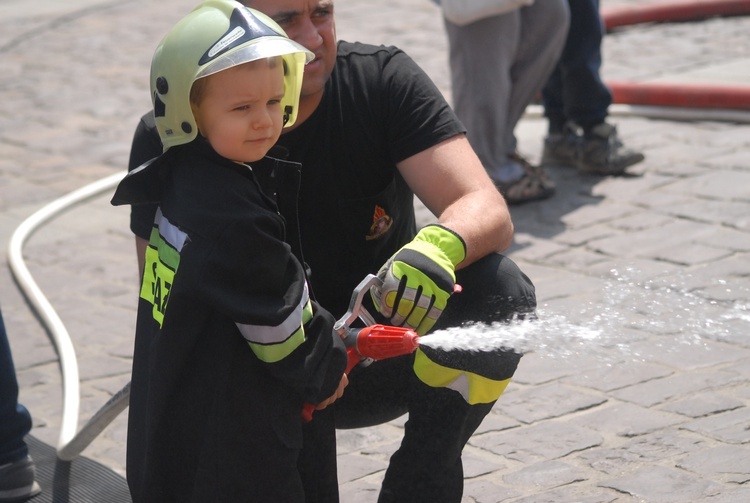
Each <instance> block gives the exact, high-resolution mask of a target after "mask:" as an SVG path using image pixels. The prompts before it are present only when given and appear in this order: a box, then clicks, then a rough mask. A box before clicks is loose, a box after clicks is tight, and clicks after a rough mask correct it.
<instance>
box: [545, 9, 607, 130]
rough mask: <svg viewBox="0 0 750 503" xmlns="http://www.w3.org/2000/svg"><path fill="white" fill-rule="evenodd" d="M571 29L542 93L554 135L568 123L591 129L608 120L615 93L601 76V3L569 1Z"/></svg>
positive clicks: (602, 30)
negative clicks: (608, 111) (611, 91)
mask: <svg viewBox="0 0 750 503" xmlns="http://www.w3.org/2000/svg"><path fill="white" fill-rule="evenodd" d="M568 4H569V5H570V30H569V31H568V37H567V39H566V40H565V47H564V48H563V53H562V56H561V57H560V61H559V62H558V63H557V66H556V67H555V70H554V71H553V72H552V76H551V77H550V78H549V80H548V81H547V84H546V85H545V86H544V89H543V91H542V100H543V103H544V115H545V116H546V117H547V119H548V120H549V130H550V132H551V133H554V132H559V131H561V130H562V127H563V125H564V124H565V123H566V122H567V121H573V122H575V123H577V124H578V125H580V126H582V127H583V128H584V129H590V128H591V127H592V126H595V125H597V124H599V123H601V122H603V121H604V119H605V118H606V117H607V110H608V108H609V105H611V104H612V94H611V93H610V91H609V89H608V88H607V86H606V85H605V84H604V82H603V81H602V79H601V77H600V76H599V69H600V67H601V64H602V55H601V44H602V38H603V37H604V23H603V21H602V18H601V15H600V13H599V0H568Z"/></svg>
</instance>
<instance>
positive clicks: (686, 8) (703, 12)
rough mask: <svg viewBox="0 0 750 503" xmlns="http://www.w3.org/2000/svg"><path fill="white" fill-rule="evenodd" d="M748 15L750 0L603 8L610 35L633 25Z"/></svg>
mask: <svg viewBox="0 0 750 503" xmlns="http://www.w3.org/2000/svg"><path fill="white" fill-rule="evenodd" d="M747 14H750V2H749V1H747V0H691V1H674V2H658V3H648V4H638V5H627V6H626V5H621V6H611V7H603V8H602V18H603V19H604V26H605V28H606V29H607V31H609V30H612V29H613V28H619V27H622V26H628V25H633V24H642V23H665V22H677V21H695V20H698V19H705V18H708V17H714V16H743V15H747Z"/></svg>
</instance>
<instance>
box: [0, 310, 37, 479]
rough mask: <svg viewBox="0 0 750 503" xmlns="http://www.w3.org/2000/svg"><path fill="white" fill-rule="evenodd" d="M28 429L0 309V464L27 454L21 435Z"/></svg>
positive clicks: (29, 424) (28, 425)
mask: <svg viewBox="0 0 750 503" xmlns="http://www.w3.org/2000/svg"><path fill="white" fill-rule="evenodd" d="M29 430H31V415H30V414H29V411H27V410H26V408H25V407H24V406H23V405H21V404H19V403H18V381H16V369H15V367H14V366H13V357H12V356H11V354H10V345H9V344H8V335H7V334H6V333H5V324H4V323H3V314H2V311H0V465H4V464H6V463H10V462H13V461H18V460H19V459H22V458H24V457H26V455H27V454H28V453H29V451H28V447H26V443H25V442H24V440H23V438H24V437H25V436H26V434H27V433H28V432H29Z"/></svg>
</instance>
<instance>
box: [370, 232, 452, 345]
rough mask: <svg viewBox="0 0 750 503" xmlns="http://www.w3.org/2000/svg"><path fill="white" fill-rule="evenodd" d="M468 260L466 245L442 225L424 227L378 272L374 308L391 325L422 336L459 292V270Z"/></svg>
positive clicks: (371, 292)
mask: <svg viewBox="0 0 750 503" xmlns="http://www.w3.org/2000/svg"><path fill="white" fill-rule="evenodd" d="M464 258H466V243H464V241H463V239H461V237H460V236H459V235H458V234H456V233H455V232H453V231H452V230H450V229H448V228H446V227H443V226H442V225H437V224H433V225H428V226H426V227H424V228H423V229H422V230H420V231H419V233H418V234H417V235H416V236H415V237H414V239H413V240H412V241H411V242H409V243H408V244H406V245H404V246H403V247H402V248H401V249H400V250H399V251H397V252H396V253H395V254H394V255H393V256H392V257H391V258H390V259H389V260H388V261H387V262H386V263H385V264H384V265H383V267H381V268H380V271H378V277H379V278H380V279H381V280H383V284H382V286H380V287H372V288H371V289H370V294H371V295H372V299H373V302H374V303H375V308H376V309H377V310H378V311H379V312H380V313H381V314H382V315H383V316H385V317H386V318H388V324H390V325H395V326H402V325H406V326H408V327H410V328H412V329H414V330H415V331H416V332H417V333H418V334H419V335H424V334H426V333H427V332H428V331H429V330H430V329H431V328H432V327H433V326H434V325H435V322H437V320H438V318H439V317H440V315H441V314H442V313H443V309H445V306H446V305H447V303H448V298H449V297H450V296H451V294H452V293H453V292H454V290H455V289H456V273H455V270H456V266H457V265H458V264H459V263H461V261H463V260H464Z"/></svg>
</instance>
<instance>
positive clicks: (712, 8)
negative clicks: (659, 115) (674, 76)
mask: <svg viewBox="0 0 750 503" xmlns="http://www.w3.org/2000/svg"><path fill="white" fill-rule="evenodd" d="M601 14H602V19H603V20H604V26H605V27H606V29H607V31H610V30H612V29H613V28H619V27H622V26H627V25H633V24H642V23H660V22H677V21H694V20H699V19H705V18H709V17H716V16H740V15H747V14H750V0H690V1H666V2H657V3H648V4H638V5H626V6H612V7H605V8H602V11H601ZM606 84H607V86H608V87H609V88H610V90H611V91H612V99H613V102H614V103H623V104H630V105H653V106H666V107H685V108H714V109H734V110H750V87H747V86H735V85H723V84H699V83H694V84H689V83H664V82H662V83H650V82H609V81H608V82H606Z"/></svg>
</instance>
